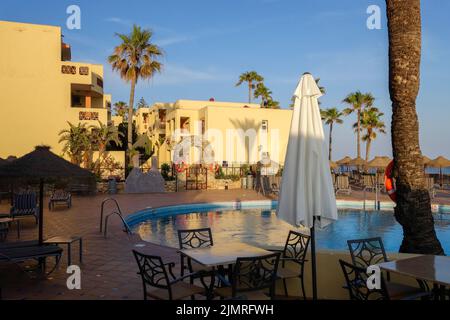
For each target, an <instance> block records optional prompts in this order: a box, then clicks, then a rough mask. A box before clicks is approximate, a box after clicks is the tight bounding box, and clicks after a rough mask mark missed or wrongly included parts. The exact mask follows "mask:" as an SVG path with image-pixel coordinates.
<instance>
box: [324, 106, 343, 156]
mask: <svg viewBox="0 0 450 320" xmlns="http://www.w3.org/2000/svg"><path fill="white" fill-rule="evenodd" d="M320 114H321V115H322V120H323V121H325V124H327V125H329V126H330V132H329V137H328V140H329V141H328V160H330V161H331V159H332V157H331V151H332V143H333V125H334V124H335V123H336V124H341V123H343V122H344V120H342V119H341V117H342V116H343V115H344V113H343V112H341V111H339V110H338V109H337V108H329V109H325V110H320Z"/></svg>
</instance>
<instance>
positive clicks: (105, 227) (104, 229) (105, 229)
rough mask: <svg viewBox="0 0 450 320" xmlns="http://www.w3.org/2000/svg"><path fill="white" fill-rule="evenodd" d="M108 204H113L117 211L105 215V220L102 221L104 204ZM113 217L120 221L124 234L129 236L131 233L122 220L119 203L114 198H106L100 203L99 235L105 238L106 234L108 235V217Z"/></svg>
mask: <svg viewBox="0 0 450 320" xmlns="http://www.w3.org/2000/svg"><path fill="white" fill-rule="evenodd" d="M108 202H113V203H114V204H115V205H116V208H117V210H115V211H112V212H110V213H108V214H107V215H106V217H105V219H103V216H104V213H105V204H106V203H108ZM113 215H117V216H118V217H119V218H120V220H122V223H123V227H124V232H126V233H128V234H131V233H132V232H131V229H130V226H129V225H128V224H127V223H126V221H125V219H124V218H123V215H122V210H121V209H120V206H119V203H118V202H117V200H116V199H114V198H107V199H105V200H103V202H102V207H101V211H100V233H101V232H103V236H104V237H105V238H106V236H107V233H108V220H109V217H111V216H113Z"/></svg>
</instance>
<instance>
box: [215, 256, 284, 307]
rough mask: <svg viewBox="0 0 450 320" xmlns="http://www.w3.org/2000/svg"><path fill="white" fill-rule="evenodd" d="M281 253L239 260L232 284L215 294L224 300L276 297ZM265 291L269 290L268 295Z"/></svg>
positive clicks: (217, 290)
mask: <svg viewBox="0 0 450 320" xmlns="http://www.w3.org/2000/svg"><path fill="white" fill-rule="evenodd" d="M279 261H280V253H279V252H277V253H272V254H269V255H264V256H259V257H251V258H249V257H246V258H237V260H236V264H235V266H234V269H233V276H232V279H231V283H227V286H226V287H221V288H217V289H215V290H214V292H215V293H216V294H217V295H218V296H220V297H221V298H222V299H223V298H231V299H242V298H244V299H248V300H268V299H272V300H273V299H274V297H275V281H276V276H277V269H278V263H279ZM264 290H268V295H266V294H265V292H264Z"/></svg>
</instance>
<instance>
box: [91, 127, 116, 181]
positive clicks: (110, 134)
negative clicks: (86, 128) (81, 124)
mask: <svg viewBox="0 0 450 320" xmlns="http://www.w3.org/2000/svg"><path fill="white" fill-rule="evenodd" d="M90 128H91V134H90V142H91V145H93V146H97V149H98V158H97V160H96V161H95V164H94V170H95V172H96V173H97V174H100V170H101V165H102V163H103V162H104V161H105V159H106V147H107V146H108V145H109V144H110V143H111V142H113V143H114V144H115V145H117V146H121V145H122V142H121V141H120V138H121V137H123V133H122V132H119V130H118V129H117V127H115V126H108V125H106V124H103V123H102V122H101V121H98V126H95V125H93V126H91V127H90Z"/></svg>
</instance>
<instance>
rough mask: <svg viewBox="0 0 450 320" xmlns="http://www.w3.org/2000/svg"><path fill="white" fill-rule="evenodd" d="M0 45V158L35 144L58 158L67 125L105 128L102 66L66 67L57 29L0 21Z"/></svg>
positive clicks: (107, 105)
mask: <svg viewBox="0 0 450 320" xmlns="http://www.w3.org/2000/svg"><path fill="white" fill-rule="evenodd" d="M0 43H1V44H2V50H0V70H1V72H0V88H1V89H0V104H1V105H0V137H1V142H0V157H2V158H5V157H8V156H10V155H14V156H22V155H24V154H26V153H28V152H30V151H32V150H33V149H34V147H35V146H36V145H40V144H45V145H49V146H50V147H51V148H52V151H53V152H55V153H57V154H61V152H62V148H63V145H62V144H60V143H58V140H59V136H58V133H59V132H60V131H61V130H62V129H66V128H68V124H67V122H68V121H69V122H71V123H73V124H75V125H76V124H77V123H79V122H86V123H88V124H93V125H94V124H97V123H98V120H99V121H101V122H102V123H104V124H106V123H108V121H109V120H110V117H111V114H110V112H111V111H110V109H111V96H110V95H108V94H105V93H104V92H103V66H102V65H97V64H90V63H83V62H73V61H70V60H71V48H70V46H69V45H67V44H65V43H63V42H62V38H61V28H60V27H55V26H47V25H35V24H26V23H15V22H7V21H0Z"/></svg>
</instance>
